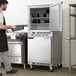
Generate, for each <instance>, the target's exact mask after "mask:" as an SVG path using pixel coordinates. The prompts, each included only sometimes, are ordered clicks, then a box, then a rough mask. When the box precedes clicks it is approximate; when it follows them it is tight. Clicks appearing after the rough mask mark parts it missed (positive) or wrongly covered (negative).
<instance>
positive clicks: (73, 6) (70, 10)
mask: <svg viewBox="0 0 76 76" xmlns="http://www.w3.org/2000/svg"><path fill="white" fill-rule="evenodd" d="M72 8H74V10H75V14H73V13H71V12H72ZM72 17H74V18H75V20H76V4H69V38H68V39H67V40H69V72H71V70H72V67H74V66H76V64H74V65H72V62H71V61H72V60H71V57H72V55H71V53H72V52H71V51H72V48H71V44H72V43H71V40H76V36H75V37H72V36H71V31H72V30H71V29H72V28H71V24H72V20H71V18H72ZM75 25H76V21H75Z"/></svg>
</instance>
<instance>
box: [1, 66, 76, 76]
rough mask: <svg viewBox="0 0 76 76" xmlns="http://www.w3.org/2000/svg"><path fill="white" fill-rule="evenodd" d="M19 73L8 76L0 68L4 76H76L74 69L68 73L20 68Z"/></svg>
mask: <svg viewBox="0 0 76 76" xmlns="http://www.w3.org/2000/svg"><path fill="white" fill-rule="evenodd" d="M18 69H19V71H18V72H17V73H16V74H6V73H5V68H3V67H2V68H0V73H3V76H76V69H73V70H72V72H71V73H69V72H68V69H66V68H62V69H55V70H54V71H53V72H49V70H48V69H41V68H35V69H33V70H30V69H29V68H27V69H25V70H24V69H23V68H18Z"/></svg>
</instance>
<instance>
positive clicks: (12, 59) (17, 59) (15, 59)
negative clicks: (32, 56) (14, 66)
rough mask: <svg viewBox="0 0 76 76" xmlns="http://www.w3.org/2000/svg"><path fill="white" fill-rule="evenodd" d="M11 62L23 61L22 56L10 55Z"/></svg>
mask: <svg viewBox="0 0 76 76" xmlns="http://www.w3.org/2000/svg"><path fill="white" fill-rule="evenodd" d="M9 60H10V62H11V63H19V64H20V63H22V60H21V57H9Z"/></svg>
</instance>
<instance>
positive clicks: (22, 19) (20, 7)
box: [5, 0, 76, 67]
mask: <svg viewBox="0 0 76 76" xmlns="http://www.w3.org/2000/svg"><path fill="white" fill-rule="evenodd" d="M8 1H9V4H8V9H7V11H6V13H5V16H6V21H7V24H28V22H27V21H28V18H27V17H28V13H27V11H28V9H27V6H28V5H39V4H52V3H58V2H60V0H13V1H12V0H8ZM62 1H63V6H62V8H63V51H62V55H63V58H62V60H63V65H64V67H67V66H68V53H69V48H68V46H69V44H68V41H67V40H66V38H68V36H69V29H68V28H69V4H70V3H76V0H62ZM9 10H10V11H9ZM72 34H73V32H72ZM75 45H76V41H72V51H74V53H73V62H74V63H75V62H76V57H74V55H76V52H75V51H76V46H75Z"/></svg>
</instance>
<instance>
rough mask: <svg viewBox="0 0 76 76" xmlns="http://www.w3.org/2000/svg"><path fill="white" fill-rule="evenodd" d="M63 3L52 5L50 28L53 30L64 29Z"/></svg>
mask: <svg viewBox="0 0 76 76" xmlns="http://www.w3.org/2000/svg"><path fill="white" fill-rule="evenodd" d="M61 4H62V3H59V4H54V5H50V25H49V29H50V30H51V31H61V30H62V24H61V23H62V10H61Z"/></svg>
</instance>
